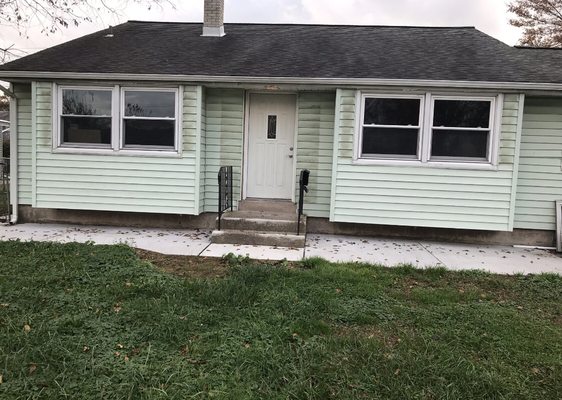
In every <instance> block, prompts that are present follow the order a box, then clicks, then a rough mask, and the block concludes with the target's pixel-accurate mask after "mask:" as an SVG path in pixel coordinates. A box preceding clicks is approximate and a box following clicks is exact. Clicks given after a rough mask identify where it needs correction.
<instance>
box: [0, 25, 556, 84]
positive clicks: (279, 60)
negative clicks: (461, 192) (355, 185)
mask: <svg viewBox="0 0 562 400" xmlns="http://www.w3.org/2000/svg"><path fill="white" fill-rule="evenodd" d="M201 30H202V25H201V24H199V23H166V22H138V21H130V22H127V23H124V24H121V25H118V26H116V27H114V28H112V29H111V31H110V30H109V29H106V30H103V31H100V32H96V33H94V34H91V35H88V36H84V37H81V38H79V39H76V40H73V41H70V42H67V43H64V44H62V45H59V46H55V47H52V48H50V49H46V50H44V51H41V52H39V53H35V54H32V55H29V56H27V57H24V58H21V59H18V60H15V61H13V62H10V63H8V64H4V65H0V77H2V71H41V72H88V73H122V74H164V75H168V74H172V75H208V76H253V77H297V78H372V79H421V80H453V81H488V82H560V83H562V73H561V72H560V71H558V70H559V67H558V65H560V64H559V63H558V62H552V63H550V64H546V65H545V66H543V68H537V66H536V65H535V63H534V62H533V61H532V57H528V55H527V54H528V50H519V49H516V48H513V47H510V46H508V45H506V44H504V43H502V42H500V41H498V40H496V39H494V38H492V37H490V36H488V35H486V34H484V33H482V32H480V31H478V30H476V29H474V28H470V27H454V28H427V27H393V26H345V25H276V24H225V31H226V36H224V37H220V38H219V37H201ZM109 33H111V34H112V35H108V34H109ZM553 69H556V70H557V71H556V72H553V71H552V70H553Z"/></svg>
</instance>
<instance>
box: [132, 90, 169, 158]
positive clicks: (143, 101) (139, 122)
mask: <svg viewBox="0 0 562 400" xmlns="http://www.w3.org/2000/svg"><path fill="white" fill-rule="evenodd" d="M122 98H123V107H122V119H123V124H122V130H123V137H122V146H123V147H124V148H139V149H143V148H147V147H149V148H154V149H174V148H175V145H176V108H177V107H176V104H177V91H176V90H175V89H170V90H146V89H123V91H122Z"/></svg>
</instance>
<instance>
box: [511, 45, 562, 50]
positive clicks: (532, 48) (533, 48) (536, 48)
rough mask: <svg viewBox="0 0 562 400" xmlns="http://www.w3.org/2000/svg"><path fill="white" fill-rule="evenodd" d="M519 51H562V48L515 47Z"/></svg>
mask: <svg viewBox="0 0 562 400" xmlns="http://www.w3.org/2000/svg"><path fill="white" fill-rule="evenodd" d="M513 47H515V48H516V49H519V50H562V47H546V46H513Z"/></svg>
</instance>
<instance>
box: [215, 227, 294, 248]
mask: <svg viewBox="0 0 562 400" xmlns="http://www.w3.org/2000/svg"><path fill="white" fill-rule="evenodd" d="M211 243H221V244H224V243H227V244H246V245H252V246H277V247H293V248H303V247H304V243H305V235H304V234H301V235H299V236H297V235H296V234H294V233H287V232H260V231H240V230H234V229H225V230H220V231H217V230H215V231H213V233H212V234H211Z"/></svg>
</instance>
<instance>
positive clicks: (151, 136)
mask: <svg viewBox="0 0 562 400" xmlns="http://www.w3.org/2000/svg"><path fill="white" fill-rule="evenodd" d="M123 123H124V124H123V127H124V129H125V146H131V145H133V146H134V145H137V146H166V147H174V137H175V124H176V123H175V122H174V121H162V120H160V121H159V120H146V119H145V120H141V119H126V120H124V121H123Z"/></svg>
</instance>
